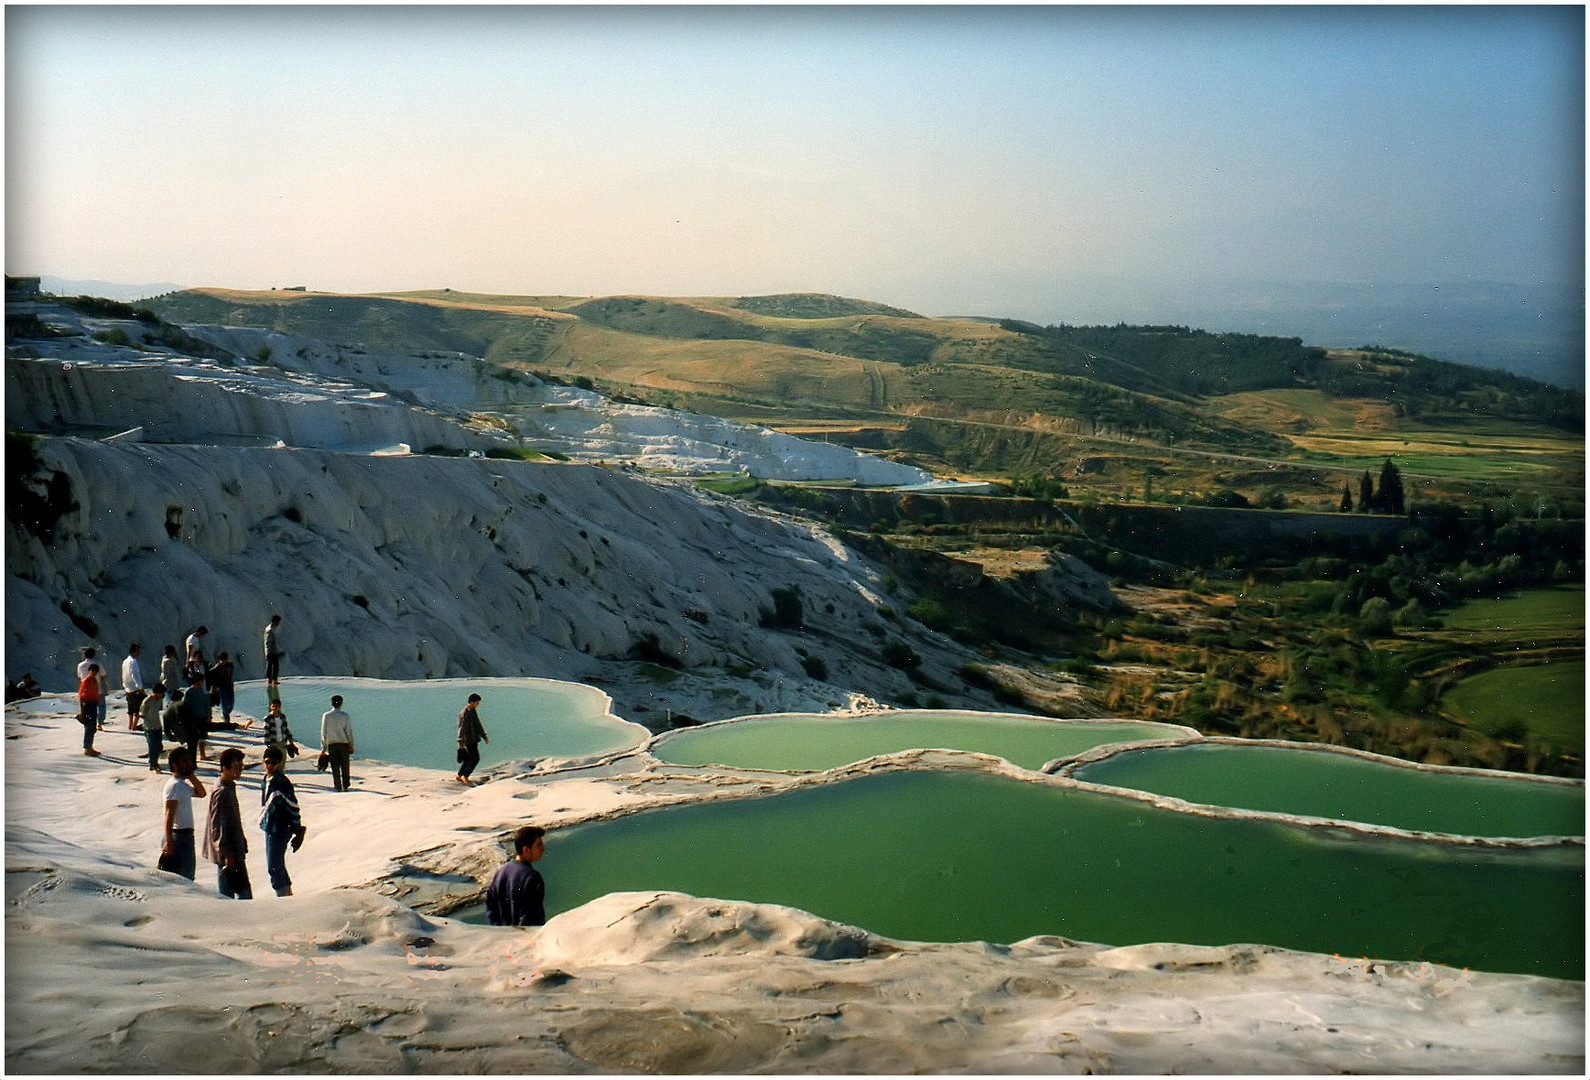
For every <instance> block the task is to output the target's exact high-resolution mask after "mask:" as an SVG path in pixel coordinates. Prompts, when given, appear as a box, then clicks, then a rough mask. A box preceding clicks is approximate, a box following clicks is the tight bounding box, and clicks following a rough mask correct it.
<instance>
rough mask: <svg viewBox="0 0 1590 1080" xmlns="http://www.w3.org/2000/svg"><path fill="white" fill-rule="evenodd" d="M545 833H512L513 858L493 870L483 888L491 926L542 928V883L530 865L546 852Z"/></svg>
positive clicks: (529, 830) (523, 830) (526, 829)
mask: <svg viewBox="0 0 1590 1080" xmlns="http://www.w3.org/2000/svg"><path fill="white" fill-rule="evenodd" d="M546 834H547V831H546V830H545V829H542V828H538V827H537V826H535V825H525V826H522V827H521V828H520V829H519V831H518V832H516V833H514V834H513V848H514V859H513V861H512V862H508V863H504V864H503V865H502V866H499V867H498V868H497V872H496V873H495V874H493V875H492V878H491V884H490V885H488V886H486V918H487V919H489V920H490V921H491V925H493V926H544V925H545V924H546V921H547V910H546V894H547V887H546V883H545V882H544V881H542V880H541V873H540V871H538V870H537V869H536V868H535V866H534V865H533V864H534V863H536V862H539V861H540V859H541V856H542V855H543V854H545V853H546V839H545V837H546Z"/></svg>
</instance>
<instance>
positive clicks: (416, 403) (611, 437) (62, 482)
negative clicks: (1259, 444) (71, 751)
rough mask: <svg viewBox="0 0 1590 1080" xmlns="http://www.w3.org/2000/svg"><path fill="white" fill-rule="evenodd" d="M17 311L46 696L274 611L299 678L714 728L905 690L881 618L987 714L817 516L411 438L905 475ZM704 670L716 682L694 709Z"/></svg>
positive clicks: (15, 409) (10, 607) (332, 353)
mask: <svg viewBox="0 0 1590 1080" xmlns="http://www.w3.org/2000/svg"><path fill="white" fill-rule="evenodd" d="M26 306H28V307H30V309H31V311H32V312H33V314H34V315H35V317H37V318H42V319H44V320H45V321H46V322H49V323H51V324H52V325H54V324H60V325H62V326H64V327H65V328H66V329H67V330H75V331H76V332H77V334H76V336H71V337H62V338H48V339H44V340H40V341H24V342H22V343H19V344H16V345H13V346H11V347H10V348H9V349H8V356H7V363H6V377H7V395H6V409H7V423H8V427H10V428H11V429H12V430H20V431H43V432H54V433H58V435H59V437H55V438H46V439H42V440H38V441H36V442H35V443H34V444H33V447H32V451H31V452H32V454H33V456H34V457H35V458H36V463H35V464H33V465H32V467H31V468H29V469H24V468H22V466H21V465H20V464H17V465H15V467H16V468H17V471H19V472H24V473H26V475H24V476H23V477H22V484H21V485H19V487H22V486H25V487H26V489H27V490H28V491H30V492H32V493H33V494H34V495H35V496H36V497H37V502H38V503H40V504H42V505H43V506H44V509H42V510H23V509H20V508H19V502H18V500H16V499H13V500H11V501H9V502H8V506H7V515H6V529H7V533H6V571H7V606H6V645H7V658H6V666H7V673H8V676H9V677H11V678H16V677H19V676H20V675H21V674H22V673H24V672H31V673H32V674H33V675H34V677H35V678H36V679H38V680H39V681H40V682H41V683H42V684H43V685H44V686H45V688H46V689H52V690H65V689H68V688H69V687H70V686H72V685H75V679H74V678H73V676H72V672H73V669H74V668H75V665H76V663H77V660H78V658H79V656H80V652H79V650H80V649H81V648H82V647H84V646H88V645H94V646H95V647H97V648H98V650H99V652H100V654H101V655H102V656H104V657H109V658H112V659H113V660H114V659H119V658H120V657H121V656H123V655H124V654H125V649H126V647H127V644H128V643H130V642H133V641H137V642H139V643H140V644H142V645H143V647H144V662H145V668H146V672H147V673H148V674H150V675H152V674H153V672H154V671H155V670H156V668H157V666H158V657H159V655H160V651H161V650H162V648H163V647H164V646H165V645H167V644H176V645H178V646H179V647H180V644H181V642H182V640H183V638H184V637H186V635H187V634H188V633H189V632H190V631H191V630H192V629H193V628H194V627H196V626H198V625H200V624H204V625H206V626H208V627H209V628H210V635H209V638H208V641H207V645H208V651H209V653H210V655H212V656H213V655H214V654H215V653H216V652H218V651H220V650H223V649H224V650H226V651H228V652H230V653H231V654H232V657H233V658H234V660H235V661H236V663H237V674H238V677H239V678H244V679H247V678H258V677H260V676H261V675H262V674H263V658H262V657H261V655H260V649H261V645H260V636H261V631H262V628H263V627H264V625H265V622H266V620H267V619H268V618H269V616H270V615H271V614H272V613H274V612H281V613H282V614H283V615H284V616H285V621H284V623H283V625H282V629H281V636H280V644H281V646H282V647H283V648H284V649H285V650H286V653H287V656H288V668H287V670H288V671H289V672H290V673H293V674H299V675H311V674H323V675H365V676H379V677H387V678H426V677H441V676H463V675H534V676H544V677H553V678H567V679H576V680H586V681H596V682H598V683H599V684H605V685H606V686H607V687H608V688H609V689H610V692H611V693H612V694H613V696H614V699H615V702H616V703H617V704H618V706H619V708H620V711H621V712H624V713H625V714H626V715H629V716H631V717H633V718H634V719H637V720H641V721H643V722H647V721H650V722H654V723H656V724H657V725H659V726H667V723H668V717H669V714H670V713H671V712H684V711H686V709H685V707H684V706H683V705H682V704H680V703H679V702H681V701H684V700H686V699H689V700H691V701H693V702H695V704H694V705H692V707H691V712H690V715H692V716H693V717H694V718H695V719H698V720H708V719H720V718H722V717H725V716H730V715H735V714H737V713H745V712H756V711H765V710H777V709H817V710H822V711H825V710H827V709H830V708H836V707H846V706H849V705H850V704H852V703H853V702H854V701H855V700H856V699H857V697H858V695H859V694H862V693H867V694H871V695H876V696H878V697H880V698H887V697H888V696H890V695H909V694H914V693H916V692H917V691H918V690H919V687H918V686H917V685H916V684H914V683H913V682H911V681H910V680H909V679H908V678H907V677H906V675H905V673H904V672H903V671H902V670H900V669H898V668H896V667H891V666H889V665H888V664H886V663H884V662H883V661H882V660H881V659H880V650H881V646H882V645H883V643H884V642H885V641H886V640H889V639H892V638H896V637H901V636H904V637H907V638H909V640H910V641H911V645H912V647H913V649H914V650H915V652H916V653H917V654H918V655H919V656H920V657H921V658H922V661H923V666H922V668H921V670H920V674H925V675H927V676H928V677H929V678H930V679H932V681H933V682H934V683H935V684H937V685H938V686H940V687H941V688H942V689H941V690H940V691H939V693H940V694H941V696H942V697H943V699H944V700H945V702H946V703H947V704H955V705H970V706H974V707H975V706H982V705H986V704H988V700H987V699H986V696H985V695H983V694H982V692H980V691H976V690H973V689H971V688H969V687H966V686H965V684H964V682H963V680H961V679H960V677H959V676H958V675H957V674H955V670H956V668H958V667H959V666H960V665H961V664H963V663H965V662H966V661H967V660H969V659H972V656H971V654H969V653H967V652H966V651H964V650H962V649H960V648H958V647H957V646H955V645H954V644H953V643H951V642H950V641H948V640H947V639H944V638H941V637H939V636H937V635H934V634H932V633H930V632H928V631H926V630H925V628H922V627H920V626H916V625H914V624H912V625H910V626H909V627H901V626H900V625H899V624H896V625H895V626H886V625H885V623H884V621H883V620H882V619H881V618H880V616H879V607H880V606H882V605H883V604H884V596H883V591H884V590H883V581H884V575H883V574H882V573H881V572H880V571H879V570H878V569H877V568H876V567H875V566H874V565H872V564H871V563H869V562H868V561H866V560H864V559H862V558H860V557H859V556H857V555H856V554H855V553H854V552H852V551H850V550H848V549H847V548H845V547H844V546H843V545H842V544H840V543H839V542H838V541H836V540H835V539H834V538H832V537H831V536H829V535H827V534H826V533H823V532H821V531H819V530H815V529H814V528H812V527H811V526H809V525H805V524H801V523H798V522H795V521H792V520H790V519H788V518H785V517H781V516H777V515H770V514H764V513H759V512H756V511H755V510H752V509H749V508H747V507H744V506H742V505H740V504H737V503H734V502H731V501H729V500H725V499H719V498H717V497H715V496H712V495H710V494H707V493H703V492H701V491H698V490H697V489H695V488H694V487H693V486H691V485H689V484H686V483H683V482H670V481H666V480H658V479H654V478H652V477H649V476H647V475H644V474H641V473H638V472H629V471H625V470H624V469H622V468H610V467H597V466H591V465H579V464H573V463H558V462H554V461H544V462H524V461H515V460H499V459H485V458H481V457H479V456H475V457H445V456H414V455H409V454H407V453H405V452H404V449H405V448H408V447H413V448H420V447H424V446H428V445H442V446H446V447H450V448H453V449H454V450H455V451H459V452H462V450H464V449H466V448H472V447H476V448H488V449H489V448H491V447H493V446H504V445H509V443H507V442H505V441H504V440H505V438H506V436H505V433H506V432H508V431H510V430H514V429H515V428H517V429H521V430H527V429H532V428H533V429H535V430H537V431H538V432H539V433H540V436H541V437H540V438H538V439H537V440H536V441H537V442H538V443H540V444H542V445H546V444H547V443H548V442H551V443H553V444H556V445H559V446H563V447H565V448H566V449H568V450H569V451H570V452H571V454H572V455H573V456H576V457H578V456H582V455H583V456H593V455H595V454H597V453H598V452H604V453H605V452H607V451H613V452H615V453H617V454H619V455H620V456H622V455H625V454H628V455H630V456H631V457H632V458H634V459H635V460H643V461H645V462H647V463H648V464H653V463H657V462H659V461H662V462H664V463H668V464H671V465H673V466H678V467H688V468H733V467H745V468H750V465H748V464H746V463H747V462H749V463H751V465H756V466H757V468H758V471H759V475H767V474H768V471H771V470H772V469H773V466H774V465H776V464H778V463H783V464H782V466H780V467H783V468H784V469H785V472H786V474H788V475H808V474H809V475H822V476H851V477H853V478H854V477H861V478H865V479H871V480H874V481H876V480H881V479H885V478H889V479H893V480H895V481H903V482H914V481H916V480H919V479H921V478H922V474H921V473H920V472H919V471H918V470H914V469H904V468H903V467H900V466H896V465H894V464H893V463H890V462H886V461H879V460H876V459H871V458H868V457H867V456H866V455H862V454H857V453H855V452H853V451H850V450H848V449H845V448H843V447H830V446H826V445H824V444H820V443H807V442H804V441H803V440H797V439H790V438H789V437H787V436H783V435H778V434H776V433H772V432H766V431H761V430H760V429H752V428H745V427H743V426H741V425H728V424H724V423H723V422H722V421H717V420H713V419H711V418H705V417H692V416H690V415H688V414H678V413H673V412H671V411H670V410H663V409H643V408H636V407H631V406H616V405H613V404H612V403H610V402H606V401H605V399H601V398H599V397H598V396H597V395H594V394H590V393H587V392H584V391H577V390H574V389H572V388H568V387H557V386H550V385H546V384H542V383H540V382H538V381H537V380H534V379H532V378H530V377H528V376H525V375H523V374H522V373H518V372H509V371H505V370H503V369H500V368H496V367H495V366H493V365H486V364H484V363H483V362H482V361H480V360H478V359H475V358H471V357H465V356H460V355H456V354H434V353H430V354H425V355H421V356H403V355H398V354H391V353H383V354H370V353H367V352H365V351H364V350H362V349H356V348H348V347H341V346H332V345H328V344H326V343H323V342H314V341H310V340H308V339H303V338H288V337H286V336H284V335H279V334H270V333H267V332H265V331H251V330H236V329H232V330H224V331H223V330H221V329H219V328H208V329H205V328H195V329H196V330H198V331H200V332H202V333H204V334H207V335H208V337H209V338H210V339H211V344H212V348H213V349H214V352H215V355H210V356H193V355H188V354H184V353H181V352H173V351H172V350H170V349H169V348H168V347H166V346H164V345H162V344H161V339H160V338H158V337H157V336H152V335H153V331H151V330H150V328H149V327H148V326H145V325H144V324H142V323H139V322H137V321H134V320H119V321H118V320H104V319H98V320H95V319H88V318H85V317H82V316H79V315H77V314H76V313H74V312H72V311H69V310H67V309H65V308H62V307H59V306H58V305H51V304H48V303H41V302H30V303H29V304H28V305H26ZM107 327H109V329H108V330H107V329H106V328H107ZM95 334H98V335H99V336H100V337H101V338H104V337H107V336H111V337H113V338H114V340H118V341H119V340H127V341H131V342H133V343H134V344H133V345H111V344H107V343H105V342H103V341H97V340H95V338H94V336H93V335H95ZM167 336H170V335H169V334H167ZM135 346H138V347H135ZM191 348H195V349H196V348H197V346H191ZM229 354H231V355H232V359H227V356H228V355H229ZM245 356H246V357H249V358H250V359H248V360H245V359H242V357H245ZM267 357H268V358H270V360H271V362H269V363H266V362H264V361H263V359H262V358H267ZM129 431H130V434H128V435H125V436H121V437H116V438H111V439H108V440H105V441H99V439H98V436H103V435H106V434H109V433H112V432H129ZM373 450H374V451H376V452H372V451H373ZM736 463H738V465H737V464H736ZM763 466H767V469H765V470H764V469H763V468H762V467H763ZM847 470H848V471H847ZM776 593H783V594H785V596H786V598H788V597H795V598H796V604H795V605H794V607H795V614H794V616H793V617H791V616H790V607H789V605H788V603H786V605H785V608H784V617H783V618H781V619H780V620H779V621H778V624H777V625H774V626H764V625H763V624H764V623H765V622H767V621H768V618H769V616H771V615H772V614H774V612H775V610H776V609H777V607H778V605H777V604H776V602H775V594H776ZM909 600H910V598H909V597H906V596H903V595H902V596H897V597H891V598H890V601H889V602H890V603H892V604H895V605H898V606H904V605H905V604H907V603H909ZM801 623H804V626H802V625H800V624H801ZM645 661H650V662H652V665H653V666H651V667H649V668H648V667H647V666H646V664H645V663H644V662H645ZM657 663H661V664H663V665H668V666H669V669H670V670H659V669H657V668H656V667H655V664H657ZM808 671H813V672H816V673H817V674H818V675H820V676H823V677H824V678H834V679H835V680H836V682H835V684H830V683H828V682H825V681H820V680H819V679H814V678H812V677H809V676H808ZM702 679H710V680H713V681H714V682H715V684H716V688H717V689H718V690H719V693H718V695H717V696H716V697H713V698H710V699H707V703H708V704H710V706H711V709H710V711H709V712H708V714H707V715H705V716H703V715H701V708H700V705H701V704H702V702H701V699H700V698H699V695H697V694H695V690H697V689H699V683H700V680H702Z"/></svg>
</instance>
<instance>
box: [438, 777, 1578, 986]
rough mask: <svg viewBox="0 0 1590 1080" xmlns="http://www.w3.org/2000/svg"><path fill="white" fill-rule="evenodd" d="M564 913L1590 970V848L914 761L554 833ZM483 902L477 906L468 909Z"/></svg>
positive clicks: (552, 882) (551, 902) (557, 903)
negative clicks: (627, 912) (1123, 791)
mask: <svg viewBox="0 0 1590 1080" xmlns="http://www.w3.org/2000/svg"><path fill="white" fill-rule="evenodd" d="M540 869H541V871H542V873H543V874H544V875H545V877H546V881H547V910H548V914H549V915H555V914H557V913H560V912H564V911H568V910H570V909H572V908H575V907H578V906H579V905H581V904H583V903H586V902H587V901H590V900H593V899H595V898H597V897H599V896H603V895H605V894H607V893H610V892H617V891H627V890H651V889H666V890H677V891H680V892H686V893H690V894H692V895H695V896H702V897H720V898H725V899H736V900H749V901H755V902H760V903H775V904H785V905H789V906H793V907H797V908H801V909H803V910H806V911H810V912H813V913H815V914H818V915H821V916H823V917H826V918H830V919H835V920H839V921H842V922H845V923H849V924H851V925H854V926H861V927H865V928H867V929H868V930H871V931H873V932H875V933H879V934H883V935H886V936H889V937H895V938H901V939H906V940H917V941H990V942H1012V941H1017V940H1020V939H1022V938H1026V937H1030V936H1034V935H1039V934H1057V935H1061V936H1064V937H1068V938H1073V939H1076V940H1081V941H1092V942H1101V943H1106V944H1111V945H1129V944H1138V943H1144V942H1154V941H1178V942H1185V943H1190V944H1227V943H1233V942H1254V943H1259V944H1268V945H1277V946H1282V947H1285V948H1290V949H1301V950H1307V951H1311V952H1320V953H1325V954H1327V955H1329V954H1332V953H1339V954H1341V955H1344V956H1352V957H1364V956H1368V957H1378V958H1383V959H1398V960H1428V961H1430V962H1432V963H1441V964H1447V965H1450V966H1453V967H1459V968H1461V967H1473V968H1478V969H1483V970H1487V971H1503V972H1520V973H1527V974H1535V975H1548V976H1552V977H1555V978H1564V979H1582V978H1583V977H1584V946H1585V937H1584V903H1585V893H1584V849H1583V847H1582V846H1578V845H1571V844H1563V845H1550V846H1542V847H1533V848H1525V847H1518V848H1510V847H1490V848H1476V847H1473V846H1465V845H1460V844H1454V843H1446V842H1440V841H1433V840H1421V839H1414V838H1404V837H1395V836H1374V835H1366V834H1362V833H1359V834H1351V835H1349V834H1347V833H1345V832H1343V831H1342V830H1339V829H1335V828H1328V827H1309V826H1305V825H1292V824H1286V823H1282V822H1272V821H1263V820H1253V819H1238V818H1225V819H1221V818H1208V817H1201V816H1196V815H1190V814H1181V813H1175V812H1173V811H1169V810H1162V809H1159V808H1156V807H1154V806H1152V805H1149V804H1146V803H1143V802H1141V801H1137V800H1132V799H1126V798H1122V797H1120V796H1117V795H1110V794H1107V793H1103V792H1095V791H1088V790H1085V789H1080V788H1075V787H1072V786H1070V785H1068V784H1065V783H1063V782H1061V781H1057V780H1052V779H1047V778H1046V779H1045V780H1042V781H1034V782H1024V781H1021V780H1018V779H1014V778H1010V777H1005V776H998V775H993V774H989V773H981V772H964V771H957V772H946V771H898V772H888V773H882V774H873V775H869V776H865V777H861V778H857V779H852V780H845V781H836V782H834V783H829V784H823V785H821V786H818V787H809V788H801V789H797V790H794V791H789V792H786V793H784V794H780V795H773V796H767V797H762V798H751V799H743V800H734V801H719V802H711V803H702V804H693V805H686V806H679V807H671V808H666V809H661V810H653V811H648V812H644V813H640V814H635V815H632V816H629V817H624V818H620V819H617V820H613V821H607V822H601V823H593V824H589V825H582V826H576V827H574V828H570V829H567V830H558V831H557V832H555V833H553V834H552V835H551V836H550V837H549V838H548V842H547V853H546V858H545V860H544V861H543V862H542V863H541V864H540ZM465 917H467V915H466V916H465Z"/></svg>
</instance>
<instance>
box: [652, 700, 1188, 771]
mask: <svg viewBox="0 0 1590 1080" xmlns="http://www.w3.org/2000/svg"><path fill="white" fill-rule="evenodd" d="M1189 734H1190V732H1189V731H1188V730H1187V729H1186V728H1182V727H1176V726H1173V725H1170V724H1154V723H1147V722H1143V721H1133V720H1111V721H1095V720H1046V719H1043V718H1041V717H1036V716H1020V715H1015V714H1006V713H965V712H931V711H910V712H900V713H881V714H877V715H873V716H824V715H820V714H817V713H781V714H778V715H775V716H756V717H749V718H746V719H741V720H735V721H733V722H730V723H723V724H711V725H709V726H707V727H701V728H690V729H687V730H683V731H677V732H670V733H669V734H668V735H666V736H664V737H663V738H661V739H658V740H657V741H656V742H655V743H654V744H653V746H652V753H653V754H655V755H656V756H657V757H658V758H659V759H660V760H662V761H666V762H668V763H669V764H672V765H723V766H727V767H730V768H740V769H772V770H778V771H786V772H821V771H823V770H826V769H836V768H839V767H840V766H842V765H849V764H850V763H851V762H855V761H863V760H865V759H867V758H869V757H875V756H877V755H879V754H892V753H898V752H900V751H902V750H916V749H940V750H967V751H972V752H975V753H980V754H991V755H993V756H995V757H1002V758H1004V759H1005V760H1006V761H1009V762H1010V763H1011V764H1013V765H1020V766H1022V767H1023V768H1027V769H1039V768H1042V767H1043V765H1044V764H1045V763H1047V762H1050V761H1053V760H1055V759H1056V758H1061V757H1072V756H1074V755H1077V754H1081V753H1084V752H1086V751H1088V750H1091V749H1093V748H1094V747H1096V746H1103V745H1105V744H1106V743H1114V742H1137V741H1140V740H1144V739H1166V738H1180V737H1184V736H1187V735H1189Z"/></svg>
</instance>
